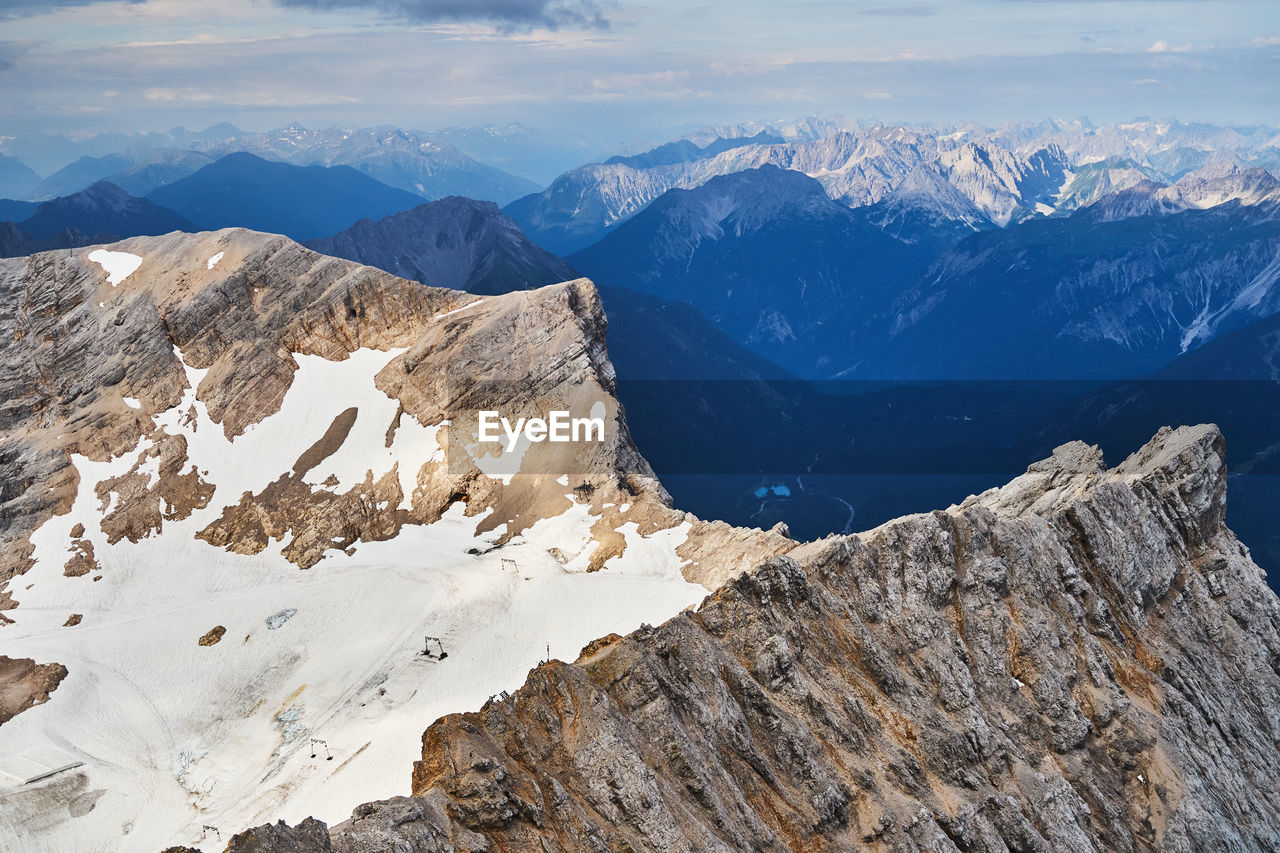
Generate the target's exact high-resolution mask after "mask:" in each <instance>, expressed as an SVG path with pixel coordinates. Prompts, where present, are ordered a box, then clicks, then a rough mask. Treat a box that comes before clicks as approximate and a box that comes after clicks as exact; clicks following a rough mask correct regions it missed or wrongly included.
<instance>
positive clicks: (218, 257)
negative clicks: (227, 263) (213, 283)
mask: <svg viewBox="0 0 1280 853" xmlns="http://www.w3.org/2000/svg"><path fill="white" fill-rule="evenodd" d="M224 254H225V252H219V253H218V254H216V255H214V256H213V257H211V258H209V265H208V266H206V267H205V269H209V270H211V269H213V268H214V267H216V266H217V265H218V261H220V260H222V256H223V255H224Z"/></svg>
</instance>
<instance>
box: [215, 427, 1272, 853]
mask: <svg viewBox="0 0 1280 853" xmlns="http://www.w3.org/2000/svg"><path fill="white" fill-rule="evenodd" d="M1223 452H1224V450H1223V439H1222V437H1221V435H1220V434H1219V433H1218V431H1217V429H1216V428H1214V427H1211V426H1200V427H1188V428H1183V429H1179V430H1177V431H1169V430H1164V431H1162V432H1161V433H1160V434H1159V435H1157V436H1156V437H1155V438H1154V439H1153V440H1152V441H1151V442H1150V443H1149V444H1148V445H1146V446H1145V447H1144V448H1142V449H1141V450H1140V451H1138V452H1137V453H1135V454H1134V455H1133V456H1131V457H1130V458H1128V459H1127V460H1125V461H1124V462H1123V463H1121V464H1120V465H1118V466H1117V467H1115V468H1111V469H1107V468H1106V467H1105V466H1104V464H1103V462H1102V459H1101V455H1100V453H1099V452H1098V451H1097V449H1096V448H1091V447H1088V446H1086V445H1083V444H1079V443H1075V444H1069V445H1065V446H1063V447H1061V448H1059V449H1058V450H1057V451H1055V453H1054V455H1053V457H1052V458H1050V459H1047V460H1045V461H1043V462H1040V463H1037V464H1036V465H1033V466H1031V468H1030V469H1029V470H1028V471H1027V473H1026V474H1025V475H1023V476H1021V477H1019V478H1017V479H1016V480H1014V481H1013V482H1011V483H1010V484H1009V485H1007V486H1005V487H1003V488H1001V489H996V490H992V491H990V492H987V493H984V494H982V495H978V496H975V497H972V498H970V499H968V500H967V501H965V502H964V503H963V504H961V505H960V506H953V507H951V508H949V509H947V510H945V511H940V512H934V513H929V514H923V515H915V516H909V517H906V518H902V519H898V520H896V521H893V522H890V523H888V524H886V525H883V526H882V527H879V528H877V529H875V530H872V531H869V532H867V533H863V534H859V535H856V536H846V537H833V538H828V539H825V540H821V541H819V542H814V543H810V544H808V545H804V546H801V547H799V548H797V549H795V550H794V551H792V552H791V553H790V554H789V555H787V556H784V557H778V558H775V559H771V560H769V561H768V562H765V563H764V564H763V565H761V566H759V567H758V568H755V569H753V570H752V571H749V572H746V573H745V574H743V575H741V576H739V577H737V578H736V579H734V580H731V581H730V582H729V583H727V584H726V585H725V586H724V587H722V588H721V589H719V590H718V591H717V592H715V593H714V594H713V595H711V596H710V597H709V598H708V599H707V600H706V601H705V602H704V603H703V604H702V605H701V607H699V608H698V609H697V610H696V611H693V612H686V613H685V614H683V615H680V616H678V617H676V618H674V619H672V620H670V621H669V622H667V623H666V624H664V625H662V626H661V627H658V628H649V627H646V628H642V629H641V630H640V631H637V632H636V633H634V634H632V635H630V636H628V637H625V638H624V637H618V636H609V637H605V638H603V639H601V640H599V641H597V642H595V643H592V644H591V645H589V646H588V647H587V648H585V649H584V650H583V652H582V654H581V656H580V657H579V658H578V660H577V661H576V662H575V663H573V664H564V663H559V662H554V661H553V662H551V663H548V664H545V665H543V666H540V667H538V668H537V669H535V670H534V671H532V672H531V673H530V676H529V680H528V681H527V683H526V684H525V686H524V687H523V688H521V690H519V691H518V692H517V693H515V694H514V695H513V696H511V697H510V698H509V699H506V700H503V701H500V702H498V701H493V702H490V703H489V704H487V705H486V706H485V707H484V708H483V709H482V710H481V711H480V712H478V713H471V714H458V715H450V716H448V717H445V718H443V719H441V720H439V721H437V722H436V723H434V724H433V725H432V726H431V727H430V728H429V729H428V730H427V731H426V733H425V734H424V736H423V753H422V760H421V761H420V762H418V763H417V765H416V767H415V768H414V772H413V778H412V794H413V796H412V797H401V798H395V799H392V800H387V801H383V802H378V803H370V804H367V805H364V806H361V807H359V808H357V809H356V811H355V812H354V814H353V815H352V818H351V819H350V820H349V821H347V822H345V823H342V824H340V825H338V826H336V827H333V828H332V829H331V830H330V833H329V841H328V845H329V846H327V847H323V846H322V847H316V848H315V849H331V850H332V851H335V853H364V851H374V850H387V849H403V850H414V851H464V850H465V851H480V850H573V851H577V850H584V851H585V850H591V851H603V850H635V851H642V850H655V851H656V850H661V851H674V850H687V851H694V850H698V851H707V850H724V851H729V850H746V849H752V850H801V849H803V850H849V849H868V850H904V851H905V850H928V851H956V850H980V851H997V850H1046V851H1047V850H1073V851H1084V850H1117V851H1127V850H1149V849H1159V850H1168V851H1199V850H1259V851H1261V850H1272V849H1276V847H1277V845H1280V793H1277V788H1276V786H1275V784H1274V779H1275V778H1276V776H1277V774H1278V773H1280V751H1278V750H1277V744H1280V718H1278V717H1277V715H1276V708H1277V707H1280V665H1278V664H1277V661H1280V601H1278V600H1277V598H1276V596H1275V594H1274V593H1272V592H1271V591H1270V590H1269V589H1268V588H1267V586H1266V583H1265V580H1264V578H1263V577H1262V573H1261V571H1260V570H1259V569H1258V567H1257V566H1256V565H1255V564H1254V563H1253V562H1252V560H1251V559H1250V557H1249V554H1248V551H1247V550H1246V549H1245V548H1244V547H1243V546H1242V545H1241V544H1240V543H1239V542H1238V541H1237V540H1236V538H1235V536H1234V535H1233V534H1232V533H1231V531H1230V530H1229V529H1227V527H1226V526H1225V523H1224V511H1225V499H1226V471H1225V468H1224V465H1223V461H1222V460H1223ZM314 829H315V827H314V825H308V826H306V827H300V828H299V829H297V830H287V829H286V828H284V827H273V828H271V829H270V832H269V833H268V832H265V831H264V830H262V829H259V830H253V831H252V832H251V833H248V834H246V835H242V836H240V837H238V838H237V839H236V840H235V841H233V842H232V846H231V848H229V849H235V850H237V851H245V853H248V851H283V850H293V849H300V848H298V847H297V844H298V843H299V840H300V839H301V838H303V837H304V835H309V834H311V833H314ZM237 845H239V846H237ZM290 845H293V846H290Z"/></svg>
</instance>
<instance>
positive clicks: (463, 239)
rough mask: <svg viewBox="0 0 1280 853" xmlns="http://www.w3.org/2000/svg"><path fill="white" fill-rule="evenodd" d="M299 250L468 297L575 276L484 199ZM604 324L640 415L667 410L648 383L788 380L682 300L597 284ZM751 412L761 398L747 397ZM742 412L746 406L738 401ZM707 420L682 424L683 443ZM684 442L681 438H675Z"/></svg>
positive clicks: (427, 210)
mask: <svg viewBox="0 0 1280 853" xmlns="http://www.w3.org/2000/svg"><path fill="white" fill-rule="evenodd" d="M306 245H307V246H308V247H310V248H312V249H315V250H316V251H318V252H322V253H324V254H328V255H335V256H337V257H342V258H348V259H350V260H354V261H358V262H359V263H363V264H368V265H369V266H374V267H378V268H380V269H384V270H386V271H387V272H390V273H393V274H395V275H398V276H401V277H403V278H409V279H413V280H416V281H421V282H423V283H424V284H431V285H436V286H444V287H452V288H456V289H459V290H466V291H469V292H472V293H480V294H491V293H506V292H509V291H512V290H523V289H527V288H533V287H541V286H543V285H546V284H552V283H555V282H559V281H565V280H569V279H573V278H577V277H578V276H579V275H580V273H579V272H578V271H577V270H576V269H574V267H573V266H572V265H571V264H570V263H568V262H567V261H565V260H562V259H560V258H557V257H555V256H554V255H551V254H549V253H547V252H546V251H544V250H542V249H541V248H539V247H538V246H536V245H534V244H533V243H532V242H531V241H530V240H529V238H528V237H526V236H525V235H524V233H523V232H521V231H520V228H519V226H518V225H516V223H515V222H514V221H513V220H512V219H511V218H510V217H507V216H505V215H504V214H503V213H502V212H501V211H500V210H499V209H498V207H497V206H496V205H494V204H493V203H491V202H481V201H474V200H471V199H465V198H447V199H442V200H440V201H437V202H431V203H428V204H423V205H419V206H417V207H415V208H413V209H412V210H407V211H404V212H402V213H398V214H395V215H393V216H388V217H386V218H385V219H382V220H379V221H377V222H373V221H370V220H362V221H360V222H357V223H356V224H355V225H354V226H352V227H351V228H349V229H347V230H346V231H343V232H341V233H339V234H335V235H333V236H332V237H326V238H322V239H318V240H310V241H308V242H307V243H306ZM597 286H598V288H599V290H600V294H601V298H602V299H603V301H604V307H605V312H606V314H607V316H608V319H609V331H608V345H609V355H610V359H611V360H612V362H613V365H614V368H615V369H616V370H617V373H618V376H619V377H620V378H621V379H623V380H627V381H635V382H638V383H641V384H639V385H635V386H632V393H633V395H634V396H633V401H634V402H635V403H636V404H637V405H638V406H640V407H641V408H642V409H643V410H644V411H646V412H650V413H653V414H654V416H655V417H657V416H658V413H662V412H669V402H670V400H669V399H666V397H667V396H669V395H666V394H665V393H664V392H663V391H662V389H661V388H660V387H659V386H654V385H650V384H646V383H650V382H652V381H657V380H660V381H667V380H684V379H708V380H717V381H720V380H726V379H728V380H743V381H755V380H760V379H788V378H791V376H790V374H789V373H787V371H785V370H783V369H782V368H781V367H779V366H777V365H775V364H772V363H771V362H769V361H768V360H767V359H765V358H762V357H761V356H759V355H756V354H755V353H753V352H751V351H749V350H747V349H746V348H745V347H743V346H742V345H741V344H739V343H737V342H736V341H734V340H733V339H732V338H730V337H729V336H728V335H726V334H725V333H724V332H722V331H720V330H719V329H717V328H716V327H715V326H714V325H713V324H712V323H711V322H709V321H708V320H707V318H706V317H704V316H703V315H702V314H701V313H700V312H699V311H698V310H697V309H696V308H694V307H693V306H692V305H689V304H687V303H685V302H678V301H664V300H662V299H659V298H658V297H655V296H653V295H651V294H647V293H640V292H636V291H632V290H627V289H625V288H620V287H614V286H611V285H610V284H609V283H607V282H604V281H600V282H597ZM747 402H749V403H751V404H752V405H755V406H756V408H757V409H760V408H767V406H765V404H764V402H762V401H760V400H757V399H755V398H754V397H752V396H751V395H748V397H747ZM735 405H736V406H738V407H739V408H740V407H741V406H742V405H744V403H743V401H739V402H738V403H736V404H735ZM698 424H701V425H703V426H705V425H706V423H705V422H704V421H698V423H692V422H689V423H685V424H682V425H681V427H680V429H679V430H677V435H679V436H684V437H685V438H686V439H687V438H688V437H689V436H691V435H692V434H693V433H692V432H690V430H694V429H697V428H699V426H698ZM682 440H683V439H682Z"/></svg>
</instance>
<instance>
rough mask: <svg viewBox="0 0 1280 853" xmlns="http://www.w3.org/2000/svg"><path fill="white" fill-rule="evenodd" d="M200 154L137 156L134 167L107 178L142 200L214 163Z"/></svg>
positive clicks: (166, 152) (150, 153) (177, 152)
mask: <svg viewBox="0 0 1280 853" xmlns="http://www.w3.org/2000/svg"><path fill="white" fill-rule="evenodd" d="M216 159H217V158H216V157H213V156H211V155H209V154H204V153H202V152H199V151H186V150H182V149H169V148H164V149H160V150H158V151H148V152H145V154H142V153H140V154H139V155H138V156H137V157H136V159H135V162H134V165H132V166H130V167H129V168H127V169H124V170H122V171H120V172H116V173H115V174H113V175H111V176H110V177H108V178H107V180H109V181H111V183H113V184H115V185H116V186H118V187H120V188H121V189H123V190H125V191H126V192H128V193H129V194H130V195H136V196H144V195H146V194H147V193H149V192H151V191H152V190H154V189H157V188H159V187H162V186H165V185H166V184H171V183H173V182H174V181H180V180H182V179H183V178H185V177H186V176H187V175H193V174H195V173H196V172H198V171H199V170H200V169H202V168H204V167H205V166H207V165H209V164H210V163H212V162H214V160H216Z"/></svg>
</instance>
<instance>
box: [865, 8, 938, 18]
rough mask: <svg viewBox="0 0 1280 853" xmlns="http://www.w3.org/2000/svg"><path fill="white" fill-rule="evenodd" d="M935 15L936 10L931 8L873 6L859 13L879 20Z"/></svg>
mask: <svg viewBox="0 0 1280 853" xmlns="http://www.w3.org/2000/svg"><path fill="white" fill-rule="evenodd" d="M937 13H938V10H937V9H935V8H933V7H932V6H875V7H873V8H871V9H863V10H861V11H860V12H859V14H861V15H873V16H875V17H880V18H924V17H928V16H929V15H936V14H937Z"/></svg>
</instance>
